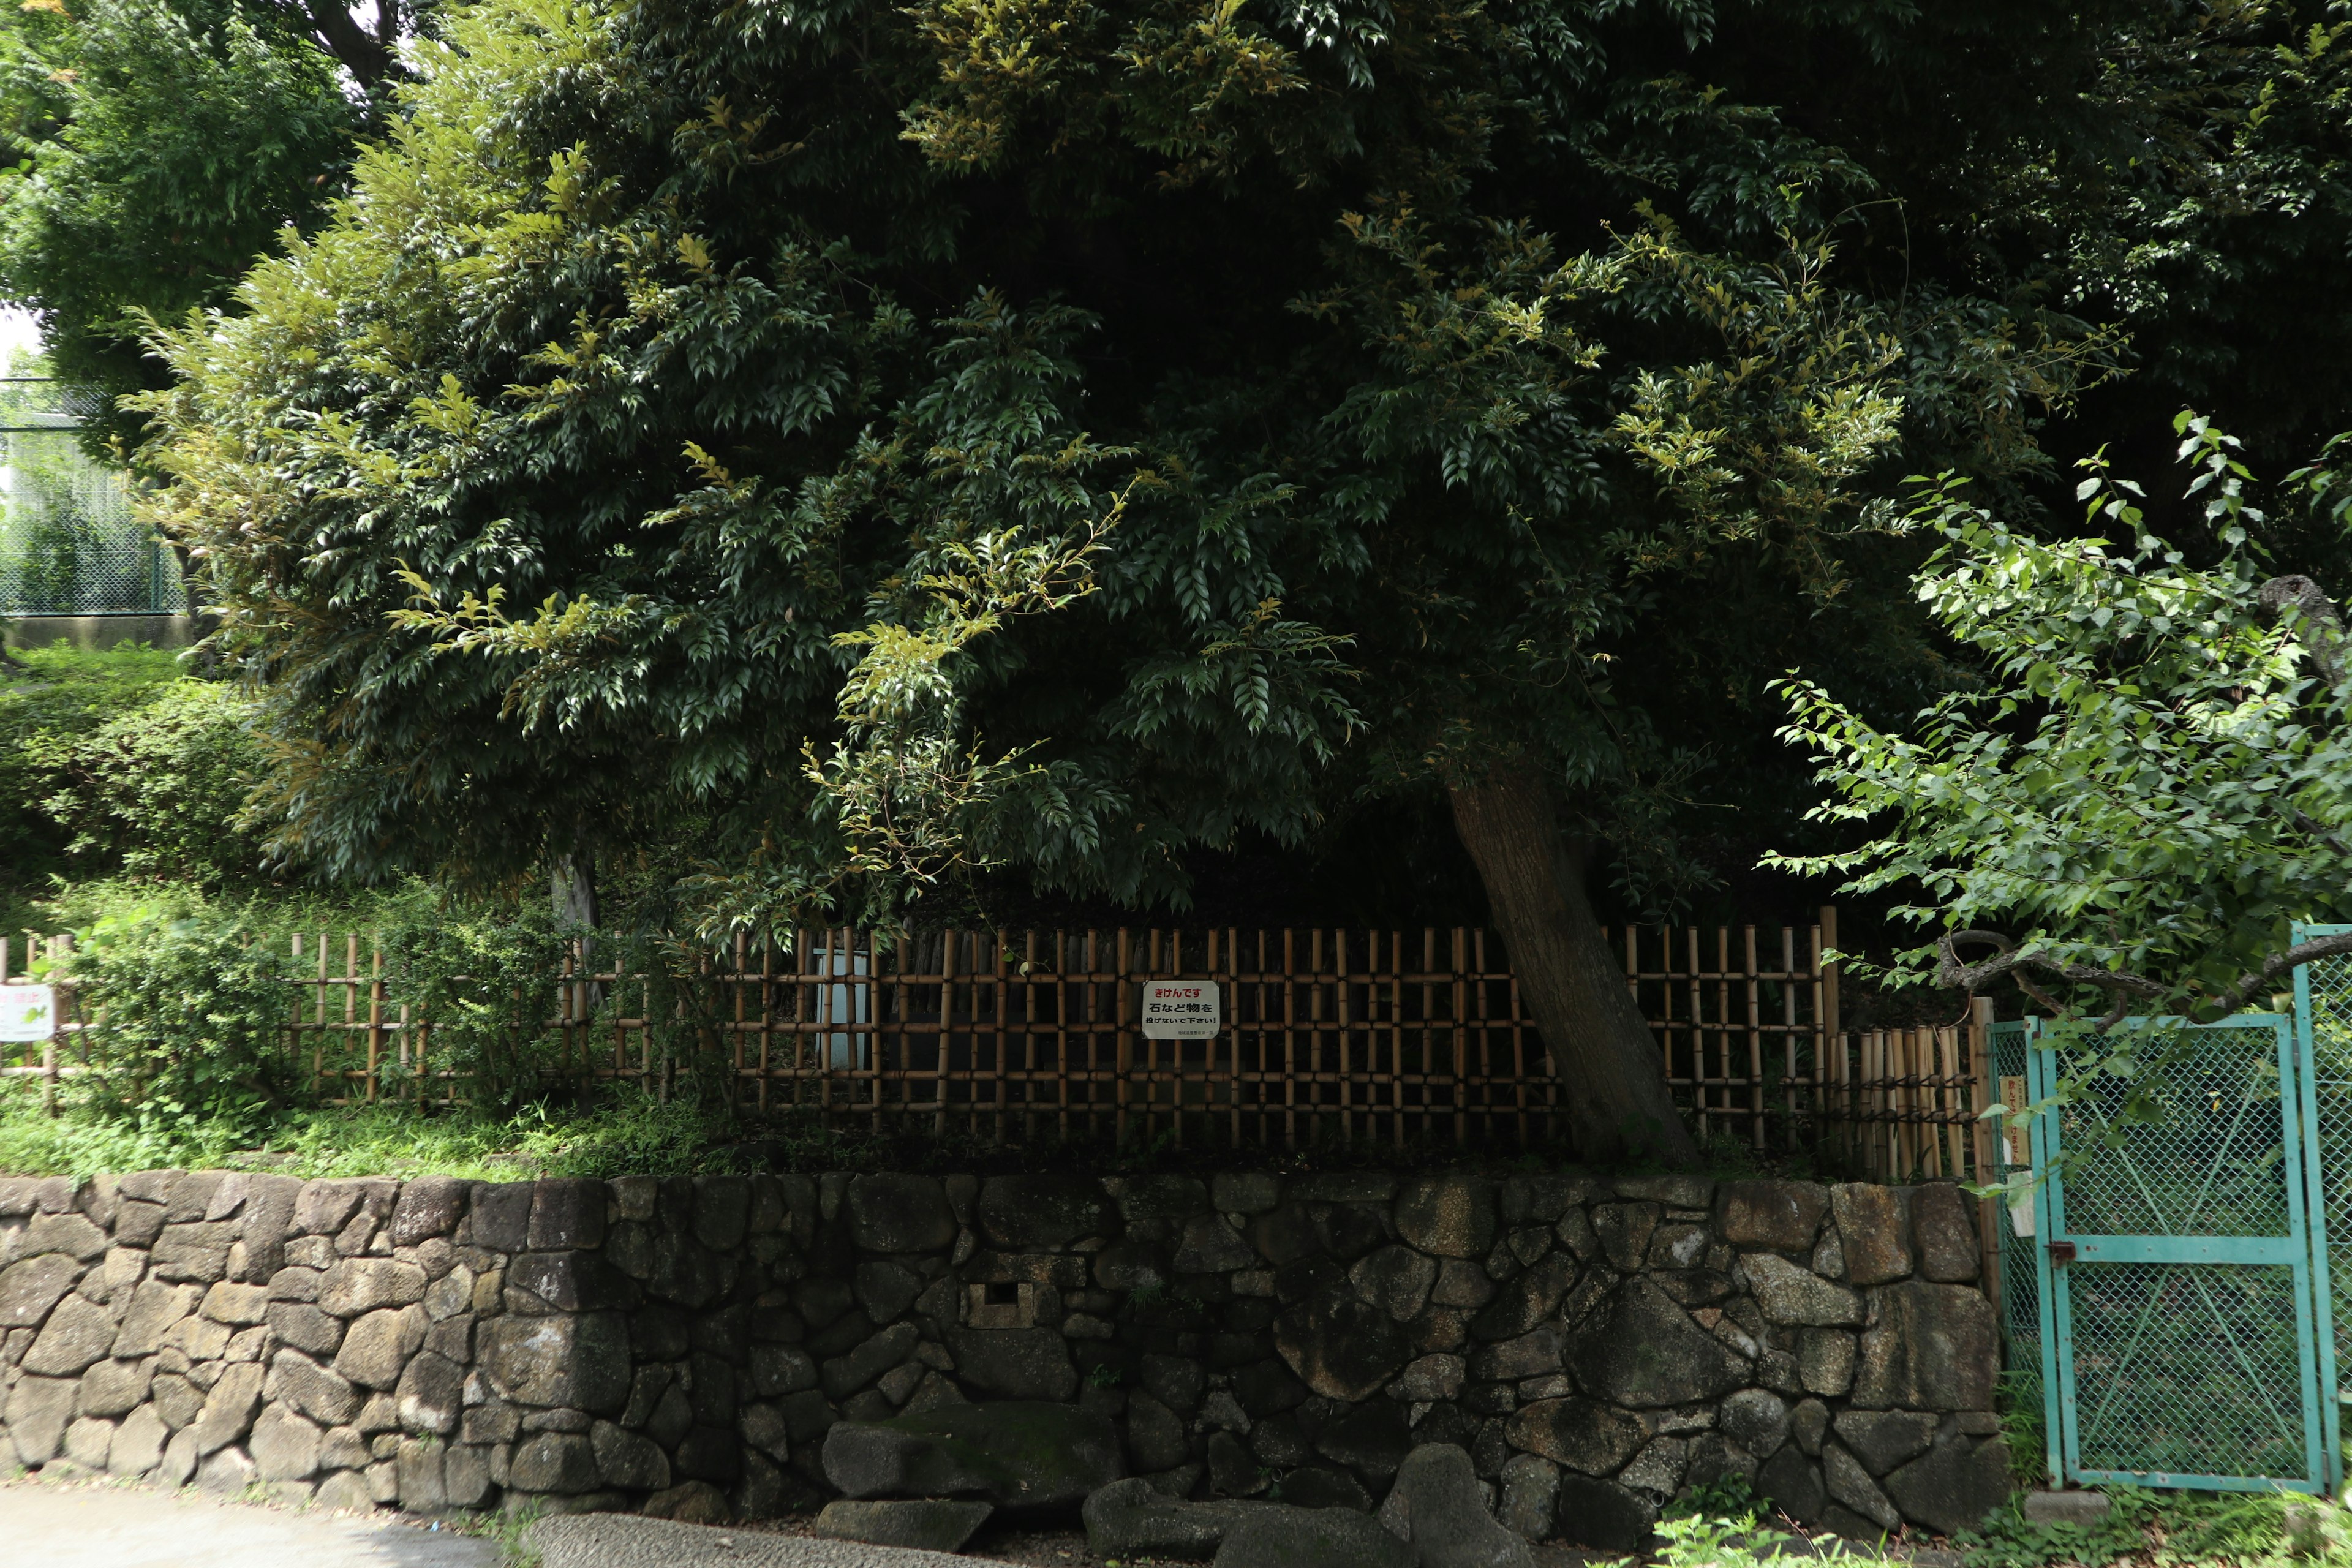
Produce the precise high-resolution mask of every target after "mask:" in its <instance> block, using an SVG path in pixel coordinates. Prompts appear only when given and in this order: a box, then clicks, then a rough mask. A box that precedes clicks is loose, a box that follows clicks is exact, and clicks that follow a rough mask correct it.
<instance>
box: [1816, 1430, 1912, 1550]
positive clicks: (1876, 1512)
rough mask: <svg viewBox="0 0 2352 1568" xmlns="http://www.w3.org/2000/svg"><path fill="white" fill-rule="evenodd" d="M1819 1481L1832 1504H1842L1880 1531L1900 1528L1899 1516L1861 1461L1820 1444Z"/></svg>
mask: <svg viewBox="0 0 2352 1568" xmlns="http://www.w3.org/2000/svg"><path fill="white" fill-rule="evenodd" d="M1822 1484H1823V1485H1824V1486H1825V1487H1827V1488H1828V1489H1829V1494H1830V1500H1832V1502H1838V1503H1843V1504H1844V1505H1845V1506H1846V1507H1847V1508H1849V1509H1852V1510H1853V1511H1854V1512H1855V1513H1857V1514H1859V1515H1861V1516H1862V1517H1863V1518H1864V1519H1866V1520H1868V1521H1870V1522H1871V1523H1873V1524H1874V1525H1876V1526H1877V1527H1878V1528H1879V1529H1881V1530H1895V1529H1899V1528H1901V1526H1902V1523H1903V1515H1902V1513H1901V1512H1900V1511H1898V1510H1896V1508H1895V1505H1894V1503H1892V1502H1890V1501H1889V1500H1887V1497H1886V1494H1885V1492H1883V1491H1881V1490H1879V1489H1878V1483H1877V1482H1876V1481H1875V1480H1874V1479H1871V1475H1870V1472H1869V1470H1867V1469H1865V1468H1864V1467H1863V1464H1862V1461H1860V1460H1859V1459H1856V1458H1854V1457H1853V1455H1852V1454H1850V1453H1848V1452H1846V1450H1845V1449H1844V1448H1843V1447H1841V1446H1840V1445H1838V1444H1836V1443H1824V1444H1822ZM1839 1533H1840V1534H1844V1533H1846V1532H1845V1531H1839Z"/></svg>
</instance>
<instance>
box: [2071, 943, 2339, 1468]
mask: <svg viewBox="0 0 2352 1568" xmlns="http://www.w3.org/2000/svg"><path fill="white" fill-rule="evenodd" d="M2298 929H2300V928H2298ZM2295 984H2296V997H2297V1007H2296V1011H2295V1012H2294V1014H2292V1015H2290V1014H2284V1013H2240V1014H2235V1015H2232V1016H2230V1017H2228V1018H2225V1019H2218V1020H2216V1021H2215V1022H2214V1023H2212V1024H2204V1025H2200V1024H2193V1023H2190V1022H2189V1020H2187V1019H2185V1018H2161V1019H2127V1020H2126V1024H2132V1023H2137V1024H2142V1025H2148V1024H2154V1025H2158V1026H2167V1025H2178V1026H2180V1027H2182V1028H2184V1029H2191V1030H2194V1029H2207V1028H2233V1029H2257V1028H2263V1027H2268V1028H2269V1029H2270V1030H2271V1031H2272V1032H2273V1037H2275V1039H2276V1041H2277V1053H2278V1064H2279V1072H2280V1085H2279V1130H2280V1139H2281V1145H2282V1151H2281V1152H2282V1155H2283V1158H2284V1163H2286V1164H2287V1166H2288V1170H2287V1171H2286V1173H2285V1177H2286V1180H2285V1192H2286V1199H2287V1232H2288V1233H2287V1235H2286V1236H2285V1237H2243V1236H2239V1237H2134V1236H2088V1235H2085V1236H2069V1235H2067V1234H2065V1230H2064V1222H2065V1203H2066V1196H2065V1190H2064V1176H2063V1173H2061V1172H2059V1171H2057V1170H2055V1169H2053V1166H2052V1163H2051V1162H2052V1160H2053V1157H2054V1155H2055V1154H2056V1152H2058V1150H2059V1148H2060V1147H2061V1143H2060V1140H2059V1137H2058V1127H2057V1122H2056V1121H2055V1113H2054V1112H2053V1111H2044V1112H2042V1114H2041V1115H2038V1116H2036V1117H2034V1118H2033V1119H2032V1128H2031V1138H2032V1157H2033V1162H2034V1165H2035V1168H2036V1169H2037V1170H2038V1171H2043V1172H2047V1173H2048V1174H2047V1175H2046V1176H2045V1177H2044V1178H2043V1179H2042V1180H2040V1181H2037V1182H2036V1183H2035V1184H2034V1200H2033V1205H2034V1232H2035V1242H2036V1245H2035V1247H2034V1249H2033V1254H2034V1264H2033V1266H2034V1279H2035V1284H2036V1286H2037V1287H2038V1294H2039V1296H2040V1301H2039V1307H2040V1317H2041V1329H2042V1413H2043V1421H2044V1428H2043V1429H2044V1432H2045V1433H2046V1435H2047V1438H2048V1448H2049V1453H2048V1456H2047V1458H2048V1463H2049V1467H2050V1474H2051V1477H2052V1479H2053V1483H2056V1484H2062V1485H2063V1483H2064V1482H2066V1481H2085V1482H2090V1483H2093V1484H2100V1483H2109V1484H2112V1483H2123V1484H2126V1485H2132V1486H2142V1487H2170V1488H2176V1489H2182V1490H2193V1491H2243V1492H2259V1491H2294V1492H2303V1493H2315V1494H2320V1495H2326V1493H2328V1492H2330V1491H2333V1490H2334V1489H2336V1486H2337V1484H2338V1483H2339V1482H2340V1480H2341V1479H2342V1477H2341V1473H2340V1472H2341V1465H2342V1461H2341V1456H2340V1454H2339V1452H2338V1448H2337V1441H2336V1419H2335V1417H2336V1397H2335V1395H2336V1390H2335V1385H2334V1384H2333V1382H2332V1381H2329V1380H2328V1378H2327V1377H2324V1376H2323V1373H2322V1368H2323V1357H2324V1358H2325V1363H2324V1364H2325V1367H2326V1369H2327V1373H2329V1374H2330V1375H2332V1372H2333V1368H2334V1365H2335V1357H2334V1353H2333V1340H2334V1331H2333V1330H2334V1318H2333V1312H2332V1310H2331V1308H2332V1301H2331V1300H2330V1298H2329V1296H2328V1295H2327V1294H2326V1289H2327V1287H2326V1280H2327V1274H2326V1263H2325V1257H2324V1255H2325V1253H2326V1209H2325V1207H2320V1208H2318V1209H2317V1210H2316V1212H2317V1213H2318V1215H2319V1216H2320V1222H2319V1224H2318V1225H2317V1226H2314V1225H2313V1224H2312V1221H2311V1215H2312V1212H2313V1209H2312V1206H2311V1204H2310V1201H2309V1200H2310V1199H2311V1197H2312V1195H2313V1194H2315V1193H2316V1192H2317V1191H2318V1182H2319V1175H2318V1167H2319V1161H2318V1155H2317V1150H2316V1142H2315V1139H2314V1140H2306V1139H2305V1137H2304V1132H2305V1129H2306V1127H2315V1126H2316V1124H2317V1121H2316V1110H2317V1100H2316V1095H2315V1089H2314V1088H2313V1082H2312V1080H2313V1074H2312V1071H2311V1065H2312V1064H2311V1032H2310V1028H2309V1018H2310V1012H2309V1002H2308V996H2309V992H2308V986H2307V984H2306V983H2305V978H2304V974H2303V971H2302V970H2301V969H2300V968H2298V969H2297V970H2296V971H2295ZM2025 1023H2026V1031H2025V1047H2026V1051H2025V1060H2026V1072H2027V1087H2028V1092H2029V1093H2031V1094H2032V1096H2033V1098H2034V1099H2035V1100H2043V1099H2046V1098H2048V1097H2049V1095H2050V1093H2051V1092H2052V1090H2053V1088H2054V1085H2053V1081H2052V1071H2053V1067H2054V1065H2055V1063H2054V1057H2055V1053H2054V1051H2053V1050H2052V1048H2051V1047H2047V1046H2044V1045H2042V1043H2041V1037H2042V1029H2041V1024H2042V1020H2040V1019H2035V1018H2029V1019H2027V1020H2025ZM2306 1142H2310V1143H2311V1144H2312V1145H2313V1147H2311V1148H2310V1149H2308V1150H2306V1149H2305V1143H2306ZM2298 1171H2299V1172H2300V1173H2301V1177H2302V1179H2301V1180H2300V1181H2298V1180H2297V1179H2296V1175H2297V1173H2298ZM2298 1233H2299V1240H2300V1257H2298V1256H2297V1247H2298ZM2315 1236H2316V1237H2318V1241H2317V1245H2316V1247H2315V1246H2314V1243H2313V1237H2315ZM2062 1240H2063V1241H2067V1242H2072V1243H2073V1244H2074V1247H2075V1249H2076V1251H2075V1256H2074V1258H2073V1259H2072V1261H2074V1262H2077V1263H2150V1264H2158V1265H2164V1264H2200V1263H2205V1264H2221V1265H2233V1264H2234V1265H2242V1266H2246V1267H2270V1268H2277V1267H2284V1268H2287V1269H2288V1270H2290V1274H2291V1277H2292V1276H2294V1275H2300V1277H2301V1278H2300V1286H2301V1288H2300V1289H2297V1290H2296V1291H2295V1292H2294V1303H2295V1361H2296V1369H2295V1370H2296V1373H2297V1379H2298V1382H2299V1383H2300V1384H2302V1403H2303V1436H2304V1457H2305V1472H2306V1475H2307V1476H2308V1478H2309V1479H2282V1478H2278V1477H2266V1476H2265V1477H2256V1476H2220V1475H2189V1474H2177V1473H2173V1472H2169V1471H2158V1470H2096V1469H2087V1468H2084V1467H2082V1466H2081V1465H2079V1464H2074V1463H2069V1462H2068V1461H2069V1458H2070V1456H2076V1455H2079V1453H2080V1450H2081V1439H2080V1434H2079V1431H2078V1428H2077V1425H2076V1411H2075V1404H2074V1375H2073V1374H2074V1311H2073V1300H2072V1293H2071V1292H2069V1291H2064V1290H2061V1289H2059V1288H2058V1286H2059V1283H2060V1281H2059V1280H2058V1279H2057V1272H2058V1271H2057V1268H2056V1267H2055V1266H2054V1265H2053V1261H2052V1258H2051V1251H2050V1249H2051V1244H2052V1243H2053V1242H2055V1241H2062ZM2282 1253H2284V1256H2281V1255H2280V1254H2282Z"/></svg>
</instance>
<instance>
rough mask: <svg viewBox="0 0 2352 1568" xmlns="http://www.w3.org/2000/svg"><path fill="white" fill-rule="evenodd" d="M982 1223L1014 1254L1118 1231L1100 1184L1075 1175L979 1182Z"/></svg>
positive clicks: (984, 1232)
mask: <svg viewBox="0 0 2352 1568" xmlns="http://www.w3.org/2000/svg"><path fill="white" fill-rule="evenodd" d="M978 1219H979V1227H980V1231H981V1234H982V1236H984V1237H987V1239H988V1240H989V1242H990V1243H991V1244H992V1246H996V1247H1009V1248H1013V1249H1016V1250H1030V1249H1040V1248H1045V1249H1050V1248H1055V1247H1067V1246H1069V1245H1070V1243H1072V1242H1074V1241H1078V1240H1081V1239H1083V1238H1085V1237H1098V1236H1106V1235H1109V1234H1111V1233H1113V1232H1115V1231H1116V1230H1117V1229H1118V1225H1117V1221H1116V1216H1115V1215H1113V1213H1112V1210H1111V1203H1110V1199H1109V1198H1108V1196H1106V1195H1105V1194H1104V1192H1103V1189H1102V1184H1101V1183H1100V1182H1098V1181H1097V1180H1095V1179H1093V1178H1092V1177H1088V1176H1075V1175H1067V1176H1066V1175H1057V1174H1038V1175H1023V1176H992V1177H990V1178H989V1179H988V1180H987V1181H985V1182H983V1183H982V1184H981V1189H980V1208H979V1211H978ZM1228 1234H1231V1232H1230V1227H1228ZM902 1250H908V1249H902ZM1231 1267H1234V1268H1241V1267H1244V1265H1243V1264H1234V1265H1232V1266H1231Z"/></svg>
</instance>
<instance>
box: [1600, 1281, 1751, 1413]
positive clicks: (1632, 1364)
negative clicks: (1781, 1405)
mask: <svg viewBox="0 0 2352 1568" xmlns="http://www.w3.org/2000/svg"><path fill="white" fill-rule="evenodd" d="M1572 1336H1573V1337H1572V1342H1571V1343H1570V1350H1569V1354H1568V1364H1569V1369H1570V1371H1571V1372H1573V1373H1575V1374H1576V1379H1577V1382H1578V1384H1580V1386H1581V1387H1583V1388H1584V1389H1585V1390H1586V1391H1587V1392H1588V1393H1590V1394H1595V1395H1598V1396H1599V1397H1600V1398H1601V1399H1604V1400H1607V1401H1608V1402H1610V1403H1612V1404H1615V1405H1630V1406H1633V1407H1635V1408H1643V1407H1650V1406H1655V1405H1688V1404H1692V1403H1695V1402H1696V1401H1699V1400H1703V1399H1717V1398H1720V1397H1722V1396H1723V1395H1724V1394H1728V1393H1730V1392H1731V1391H1732V1390H1734V1389H1736V1388H1740V1387H1743V1386H1745V1385H1746V1384H1748V1382H1749V1373H1750V1372H1751V1371H1752V1369H1753V1363H1751V1362H1749V1360H1748V1358H1747V1357H1745V1356H1742V1355H1740V1354H1738V1352H1735V1351H1734V1350H1733V1349H1732V1348H1731V1347H1730V1346H1728V1345H1727V1344H1725V1343H1723V1342H1721V1341H1720V1340H1718V1339H1717V1338H1716V1337H1715V1336H1714V1335H1712V1334H1710V1333H1708V1332H1707V1331H1706V1330H1705V1329H1702V1328H1700V1327H1699V1326H1698V1324H1696V1323H1695V1322H1693V1321H1691V1318H1690V1315H1689V1314H1688V1313H1686V1312H1685V1311H1684V1310H1683V1309H1682V1308H1681V1307H1679V1306H1677V1305H1676V1304H1675V1301H1674V1300H1673V1299H1672V1298H1670V1297H1669V1296H1667V1295H1666V1294H1665V1292H1664V1291H1663V1290H1661V1289H1658V1287H1657V1286H1656V1285H1655V1284H1654V1282H1652V1281H1651V1280H1648V1279H1642V1278H1639V1277H1636V1278H1634V1279H1629V1280H1626V1281H1625V1282H1624V1283H1623V1284H1622V1285H1620V1286H1619V1287H1618V1288H1617V1289H1615V1290H1613V1291H1612V1292H1611V1294H1610V1295H1609V1297H1608V1298H1607V1300H1605V1301H1604V1302H1603V1303H1602V1304H1601V1305H1600V1306H1599V1307H1597V1308H1595V1309H1594V1310H1593V1311H1592V1312H1591V1315H1590V1316H1589V1317H1587V1318H1586V1319H1585V1320H1584V1321H1582V1322H1581V1323H1580V1324H1579V1325H1578V1326H1577V1327H1576V1328H1575V1329H1574V1330H1573V1331H1572Z"/></svg>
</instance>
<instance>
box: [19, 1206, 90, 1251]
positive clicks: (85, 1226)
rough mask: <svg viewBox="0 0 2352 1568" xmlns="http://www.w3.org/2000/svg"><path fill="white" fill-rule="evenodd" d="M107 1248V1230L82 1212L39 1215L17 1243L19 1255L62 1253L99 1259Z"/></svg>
mask: <svg viewBox="0 0 2352 1568" xmlns="http://www.w3.org/2000/svg"><path fill="white" fill-rule="evenodd" d="M105 1252H106V1232H104V1231H102V1230H100V1228H99V1227H98V1226H94V1225H92V1224H91V1223H90V1222H89V1219H88V1217H86V1216H85V1215H78V1214H45V1215H35V1216H34V1218H33V1222H32V1223H31V1224H30V1225H28V1226H26V1227H25V1234H24V1236H23V1237H22V1238H21V1239H20V1240H19V1241H18V1242H17V1244H16V1256H17V1257H18V1258H38V1257H41V1256H42V1255H43V1254H45V1253H58V1254H60V1255H62V1256H64V1257H67V1258H73V1259H75V1260H76V1261H77V1262H81V1263H95V1262H97V1261H98V1259H99V1258H100V1257H102V1256H103V1255H104V1254H105Z"/></svg>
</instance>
